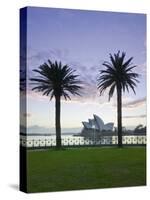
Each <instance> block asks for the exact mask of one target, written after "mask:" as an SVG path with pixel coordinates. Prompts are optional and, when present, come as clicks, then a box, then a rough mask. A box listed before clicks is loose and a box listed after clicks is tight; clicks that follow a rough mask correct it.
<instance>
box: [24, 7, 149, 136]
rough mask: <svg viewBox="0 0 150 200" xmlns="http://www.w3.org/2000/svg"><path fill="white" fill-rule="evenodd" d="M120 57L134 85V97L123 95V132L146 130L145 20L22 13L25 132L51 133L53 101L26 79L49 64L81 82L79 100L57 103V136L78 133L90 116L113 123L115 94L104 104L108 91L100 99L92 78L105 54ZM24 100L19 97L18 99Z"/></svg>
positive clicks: (87, 14)
mask: <svg viewBox="0 0 150 200" xmlns="http://www.w3.org/2000/svg"><path fill="white" fill-rule="evenodd" d="M118 50H120V51H121V52H122V51H124V52H126V59H128V58H130V57H133V64H134V65H137V68H136V69H135V72H136V73H139V75H140V77H139V81H140V83H138V85H137V88H136V95H135V94H134V93H133V92H132V91H131V90H130V92H129V93H124V94H123V126H126V127H135V126H137V125H138V124H143V125H146V15H144V14H133V13H132V14H131V13H117V12H102V11H85V10H84V11H83V10H68V9H54V8H34V7H29V8H28V9H27V79H28V83H27V86H28V88H27V113H23V114H22V118H24V117H27V126H28V128H29V132H32V131H34V130H35V129H36V130H37V129H38V128H39V131H41V130H43V132H44V131H45V132H47V131H48V130H49V131H50V132H54V131H55V129H54V127H55V106H54V100H52V101H50V100H49V97H44V96H42V94H40V93H37V92H35V91H32V90H31V88H32V86H31V84H30V82H29V78H31V77H35V76H36V73H33V71H32V70H33V69H37V68H38V67H39V66H40V65H41V64H43V63H44V62H47V60H48V59H50V60H51V61H55V60H57V61H61V62H62V63H63V64H64V65H65V64H68V65H69V66H70V67H71V68H72V69H75V70H76V73H77V74H79V75H80V79H81V80H82V81H83V82H84V91H83V93H82V96H81V97H78V96H76V97H73V96H71V98H72V100H71V101H65V100H63V99H62V103H61V126H62V132H66V131H67V130H68V131H71V132H78V131H79V130H81V129H82V127H83V126H82V123H81V122H82V121H87V120H88V119H89V118H92V117H93V114H96V115H98V116H100V117H101V118H102V119H103V121H104V123H108V122H114V124H115V126H116V125H117V124H116V119H117V112H116V93H115V94H114V96H113V98H112V99H111V100H110V101H108V91H106V92H105V94H104V95H103V96H100V95H99V92H98V90H97V77H98V73H99V70H101V69H103V68H104V66H103V65H102V63H103V62H104V61H109V53H112V54H113V53H117V51H118ZM22 98H24V97H22Z"/></svg>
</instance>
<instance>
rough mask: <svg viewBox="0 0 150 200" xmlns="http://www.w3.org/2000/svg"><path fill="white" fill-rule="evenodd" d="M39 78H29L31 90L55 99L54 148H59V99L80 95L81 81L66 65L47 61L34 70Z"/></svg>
mask: <svg viewBox="0 0 150 200" xmlns="http://www.w3.org/2000/svg"><path fill="white" fill-rule="evenodd" d="M33 71H34V72H36V73H38V74H39V76H37V77H35V78H31V79H30V80H31V81H33V82H32V84H35V85H36V86H35V87H33V88H32V90H35V91H38V92H42V94H43V95H46V96H50V100H52V98H53V97H54V99H55V126H56V147H57V148H60V147H61V124H60V114H61V98H62V97H64V99H65V100H67V99H71V98H70V94H72V95H80V89H82V87H81V85H80V84H81V81H80V80H79V79H78V75H76V74H74V72H75V70H72V69H71V68H70V67H69V66H68V65H64V66H63V65H62V63H61V62H59V63H58V62H57V61H55V62H54V63H53V62H51V61H50V60H48V62H47V63H44V64H43V65H41V66H40V67H39V69H34V70H33Z"/></svg>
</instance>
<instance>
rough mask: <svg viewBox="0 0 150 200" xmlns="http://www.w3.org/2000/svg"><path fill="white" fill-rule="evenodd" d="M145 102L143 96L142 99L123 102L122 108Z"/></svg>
mask: <svg viewBox="0 0 150 200" xmlns="http://www.w3.org/2000/svg"><path fill="white" fill-rule="evenodd" d="M145 103H146V97H144V98H142V99H138V100H135V101H131V102H127V103H123V107H124V108H135V107H139V106H141V105H143V104H145Z"/></svg>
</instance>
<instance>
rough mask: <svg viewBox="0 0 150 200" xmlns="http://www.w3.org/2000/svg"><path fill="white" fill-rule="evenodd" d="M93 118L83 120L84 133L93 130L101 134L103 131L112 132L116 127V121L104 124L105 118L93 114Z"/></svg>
mask: <svg viewBox="0 0 150 200" xmlns="http://www.w3.org/2000/svg"><path fill="white" fill-rule="evenodd" d="M93 117H94V118H93V119H89V120H88V122H85V121H84V122H82V124H83V126H84V127H83V129H82V133H83V134H90V133H92V132H93V131H95V132H96V133H98V134H100V133H102V132H112V131H113V128H114V123H112V122H110V123H107V124H104V122H103V120H102V119H101V118H100V117H98V116H97V115H93Z"/></svg>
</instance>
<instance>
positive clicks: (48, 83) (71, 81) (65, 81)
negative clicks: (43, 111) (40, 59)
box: [30, 60, 82, 99]
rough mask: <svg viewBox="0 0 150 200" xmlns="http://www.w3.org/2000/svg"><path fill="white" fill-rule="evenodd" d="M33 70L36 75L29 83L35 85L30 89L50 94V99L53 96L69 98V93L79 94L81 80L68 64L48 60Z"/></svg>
mask: <svg viewBox="0 0 150 200" xmlns="http://www.w3.org/2000/svg"><path fill="white" fill-rule="evenodd" d="M33 72H35V73H36V74H38V76H36V77H33V78H31V79H30V81H31V84H32V85H36V86H35V87H33V88H32V90H35V91H38V92H42V94H43V95H46V96H50V99H52V98H53V97H54V96H60V97H61V96H63V97H64V98H65V99H71V97H70V94H72V95H81V90H82V82H81V81H80V79H79V75H77V74H75V73H76V71H75V70H73V69H71V68H70V67H69V66H68V65H62V63H61V62H57V61H55V62H52V61H51V60H48V62H47V63H44V64H43V65H40V66H39V68H38V69H34V70H33Z"/></svg>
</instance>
